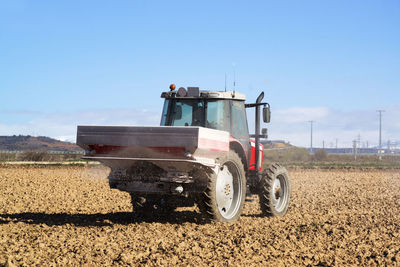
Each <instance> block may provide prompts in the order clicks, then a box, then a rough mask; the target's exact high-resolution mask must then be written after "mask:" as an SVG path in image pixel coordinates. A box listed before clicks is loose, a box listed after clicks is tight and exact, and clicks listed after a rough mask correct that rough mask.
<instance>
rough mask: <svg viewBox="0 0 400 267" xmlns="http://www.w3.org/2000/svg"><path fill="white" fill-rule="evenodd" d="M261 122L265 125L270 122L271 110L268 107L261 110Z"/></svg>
mask: <svg viewBox="0 0 400 267" xmlns="http://www.w3.org/2000/svg"><path fill="white" fill-rule="evenodd" d="M263 121H264V122H265V123H269V122H271V109H270V108H269V105H268V107H264V108H263Z"/></svg>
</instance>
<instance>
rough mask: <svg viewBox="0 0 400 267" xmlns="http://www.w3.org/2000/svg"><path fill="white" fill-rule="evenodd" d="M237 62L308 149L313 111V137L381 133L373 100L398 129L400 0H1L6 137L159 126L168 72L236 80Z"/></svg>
mask: <svg viewBox="0 0 400 267" xmlns="http://www.w3.org/2000/svg"><path fill="white" fill-rule="evenodd" d="M234 69H235V71H236V77H237V79H236V80H237V82H236V85H237V86H236V87H237V90H238V91H240V92H243V93H245V94H246V95H247V98H248V100H249V101H253V100H254V99H255V98H256V97H257V95H258V93H259V92H260V91H261V90H263V91H265V93H266V99H267V100H268V101H269V102H270V103H271V106H272V109H273V114H276V116H275V119H274V120H273V123H272V124H271V125H270V126H269V128H270V130H269V131H270V135H271V138H273V139H285V140H288V141H291V142H292V143H294V144H298V145H303V146H307V145H308V143H309V141H308V137H307V135H308V131H309V128H308V125H307V123H306V121H307V120H310V119H314V120H316V121H317V123H316V131H317V130H319V133H318V131H317V132H316V133H315V138H316V141H315V143H316V144H319V143H321V142H322V140H333V139H334V138H339V139H341V140H342V143H340V144H342V145H343V146H345V145H350V144H351V141H352V139H354V138H356V135H357V134H358V133H360V134H361V135H362V136H364V137H363V138H364V140H369V142H370V144H373V143H374V142H375V143H377V114H376V112H375V110H376V109H385V110H387V112H385V114H384V116H385V117H384V119H385V120H384V122H385V123H386V125H387V127H386V128H384V138H386V139H392V140H393V139H397V140H399V139H400V125H399V124H398V122H397V118H398V115H400V114H399V112H400V111H399V109H400V103H399V102H400V100H399V99H400V2H399V1H351V0H350V1H241V2H239V1H197V2H194V1H23V0H2V1H0V93H1V106H0V135H11V134H19V133H21V134H31V135H48V136H52V137H56V138H60V139H67V140H71V141H73V140H74V135H75V129H76V125H77V124H98V123H102V124H107V125H111V124H127V125H135V124H142V125H151V124H157V123H158V122H159V113H160V111H161V106H162V100H161V99H160V98H159V96H160V93H161V91H162V90H166V89H167V88H168V85H169V84H170V83H175V84H177V85H178V86H199V87H200V88H201V89H215V90H223V88H224V75H225V73H226V74H227V79H228V89H232V87H233V86H232V84H233V71H234ZM93 114H94V115H93ZM96 114H97V115H98V116H97V117H96V116H95V115H96ZM356 114H359V116H356ZM365 118H368V119H367V120H366V119H365ZM293 120H294V121H293ZM389 125H390V126H389ZM293 129H296V130H295V131H294V130H293ZM333 133H334V134H333ZM334 135H335V136H336V137H335V136H334ZM337 136H339V137H337ZM327 142H329V141H327Z"/></svg>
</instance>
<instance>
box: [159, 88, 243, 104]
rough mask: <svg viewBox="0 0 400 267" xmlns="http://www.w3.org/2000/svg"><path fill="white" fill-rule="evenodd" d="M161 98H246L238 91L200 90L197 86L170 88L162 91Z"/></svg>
mask: <svg viewBox="0 0 400 267" xmlns="http://www.w3.org/2000/svg"><path fill="white" fill-rule="evenodd" d="M161 97H162V98H179V99H234V100H241V101H244V100H246V96H245V95H244V94H241V93H238V92H232V91H230V92H224V91H200V90H199V88H198V87H188V88H187V90H186V89H185V88H183V87H181V88H179V89H178V90H171V91H169V92H163V93H162V94H161Z"/></svg>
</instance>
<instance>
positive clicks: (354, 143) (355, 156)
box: [353, 140, 357, 160]
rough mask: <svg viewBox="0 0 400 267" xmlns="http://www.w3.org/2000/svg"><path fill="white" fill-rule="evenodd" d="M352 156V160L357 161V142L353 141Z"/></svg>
mask: <svg viewBox="0 0 400 267" xmlns="http://www.w3.org/2000/svg"><path fill="white" fill-rule="evenodd" d="M353 154H354V160H357V140H353Z"/></svg>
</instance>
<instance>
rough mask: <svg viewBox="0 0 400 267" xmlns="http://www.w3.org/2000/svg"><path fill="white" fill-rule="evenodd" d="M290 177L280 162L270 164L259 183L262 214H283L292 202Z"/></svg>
mask: <svg viewBox="0 0 400 267" xmlns="http://www.w3.org/2000/svg"><path fill="white" fill-rule="evenodd" d="M290 193H291V187H290V177H289V173H288V171H287V170H286V169H285V168H284V167H283V166H282V165H280V164H279V163H274V164H272V165H271V166H269V167H268V168H267V169H266V170H265V171H264V172H263V175H262V179H261V181H260V184H259V194H258V195H259V199H260V207H261V211H262V214H263V215H264V216H267V217H274V216H283V215H285V214H286V212H287V210H288V207H289V202H290Z"/></svg>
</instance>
